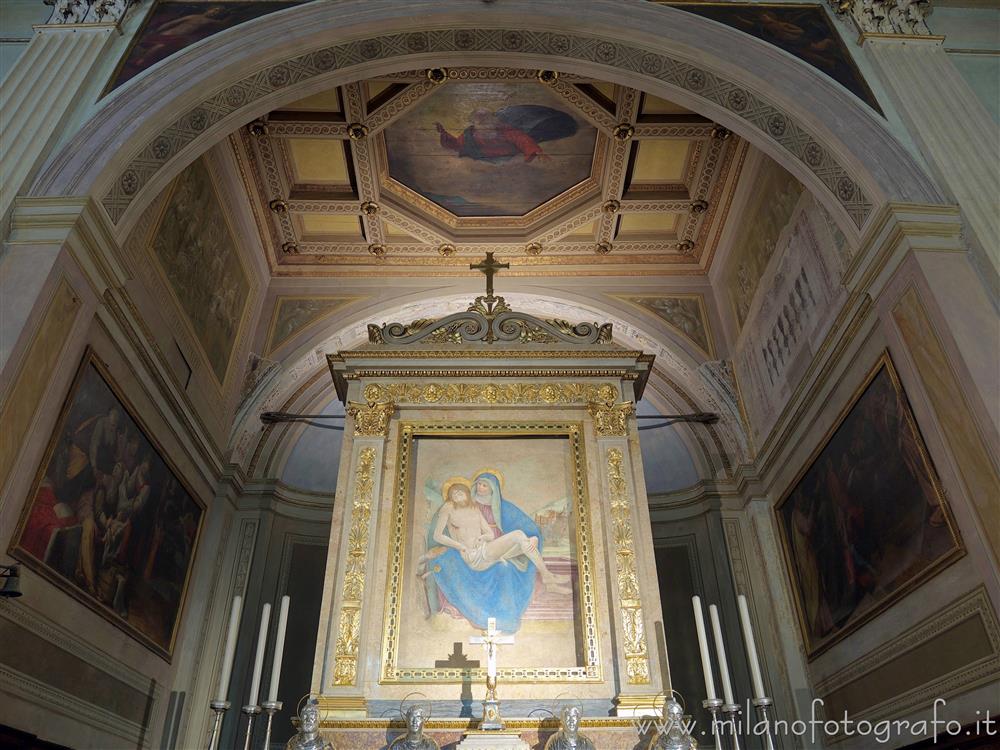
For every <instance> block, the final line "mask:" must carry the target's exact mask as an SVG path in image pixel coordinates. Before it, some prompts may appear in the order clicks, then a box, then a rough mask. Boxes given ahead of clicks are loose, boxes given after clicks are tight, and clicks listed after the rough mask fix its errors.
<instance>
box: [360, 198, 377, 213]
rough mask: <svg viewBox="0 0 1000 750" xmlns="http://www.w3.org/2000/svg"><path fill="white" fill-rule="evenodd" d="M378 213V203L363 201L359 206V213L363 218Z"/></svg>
mask: <svg viewBox="0 0 1000 750" xmlns="http://www.w3.org/2000/svg"><path fill="white" fill-rule="evenodd" d="M378 211H379V206H378V203H376V202H375V201H365V202H364V203H362V204H361V213H363V214H364V215H365V216H374V215H375V214H377V213H378Z"/></svg>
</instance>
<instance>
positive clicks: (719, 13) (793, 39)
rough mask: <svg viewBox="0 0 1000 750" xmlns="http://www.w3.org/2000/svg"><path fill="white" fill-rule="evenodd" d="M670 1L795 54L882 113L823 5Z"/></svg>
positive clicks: (675, 5)
mask: <svg viewBox="0 0 1000 750" xmlns="http://www.w3.org/2000/svg"><path fill="white" fill-rule="evenodd" d="M669 4H670V5H671V7H674V8H677V9H678V10H684V11H687V12H688V13H695V14H696V15H699V16H702V17H704V18H710V19H712V20H713V21H718V22H719V23H724V24H725V25H726V26H731V27H732V28H734V29H739V30H740V31H743V32H746V33H747V34H750V35H752V36H755V37H757V38H758V39H761V40H763V41H765V42H768V43H769V44H773V45H774V46H776V47H779V48H781V49H783V50H785V52H788V53H790V54H792V55H795V56H796V57H797V58H799V59H800V60H803V61H805V62H807V63H809V64H810V65H812V66H813V67H814V68H817V69H819V70H821V71H822V72H824V73H826V74H827V75H828V76H830V77H831V78H832V79H833V80H835V81H837V82H838V83H840V84H842V85H843V86H844V88H846V89H848V90H849V91H850V92H851V93H852V94H854V95H855V96H857V97H858V98H859V99H861V100H862V101H863V102H865V103H867V104H868V105H869V106H870V107H872V108H873V109H874V110H875V111H877V112H879V113H881V111H882V110H881V109H879V106H878V102H877V101H876V100H875V96H874V95H873V94H872V92H871V89H869V88H868V84H866V83H865V80H864V77H863V76H862V75H861V71H860V70H858V67H857V65H855V64H854V60H852V59H851V55H850V53H849V52H848V50H847V47H846V46H845V44H844V42H843V40H842V39H841V37H840V35H839V34H838V32H837V30H836V29H835V28H834V26H833V24H832V23H831V21H830V17H829V16H828V15H827V13H826V11H825V10H824V9H823V8H822V6H820V5H764V4H759V3H711V2H708V3H669Z"/></svg>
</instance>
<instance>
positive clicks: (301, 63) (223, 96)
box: [101, 28, 873, 241]
mask: <svg viewBox="0 0 1000 750" xmlns="http://www.w3.org/2000/svg"><path fill="white" fill-rule="evenodd" d="M415 52H420V53H430V54H448V53H456V52H457V53H472V52H490V53H496V52H507V53H519V54H529V55H534V56H538V55H551V56H554V57H558V58H560V59H562V60H567V59H568V60H576V61H580V62H584V63H596V64H600V65H604V66H608V67H611V68H618V69H621V70H623V71H627V72H630V73H638V74H642V75H646V76H650V77H655V78H657V79H659V80H661V81H663V82H665V83H667V84H670V85H672V86H676V87H679V88H681V89H684V90H685V91H688V92H690V93H691V94H694V95H696V96H699V97H702V98H704V99H705V100H707V101H709V102H711V103H712V104H714V105H715V106H718V107H722V108H724V109H726V110H727V111H729V112H730V113H732V114H733V115H734V116H736V117H739V118H741V119H743V120H744V121H745V122H746V124H747V126H748V127H751V128H754V129H756V130H758V131H760V132H761V133H763V134H764V135H766V136H767V137H769V138H770V139H772V140H773V141H774V142H776V143H777V144H778V145H780V146H781V147H782V148H783V149H785V150H786V151H788V152H789V154H790V155H791V156H792V157H794V158H795V159H796V160H798V161H800V162H802V163H803V164H804V165H805V166H806V167H807V168H808V169H809V170H810V171H811V172H812V173H813V174H814V175H816V177H817V178H818V179H819V181H820V182H821V183H822V184H823V185H824V186H825V187H826V189H827V190H828V191H829V192H830V193H832V194H833V195H834V196H835V197H836V199H837V201H838V202H839V203H840V205H841V206H843V208H844V210H845V211H846V212H847V214H848V215H849V216H850V217H851V219H852V221H853V222H854V224H855V225H856V226H858V227H859V228H860V227H861V226H862V225H863V224H864V222H865V220H866V219H867V218H868V216H869V215H870V214H871V212H872V209H873V204H872V200H871V198H870V197H869V196H868V195H867V192H866V191H865V189H864V188H863V187H862V186H861V185H860V184H859V183H858V182H857V181H856V180H855V179H854V178H853V177H852V176H851V174H850V172H849V171H848V170H847V169H846V168H845V167H844V166H843V164H841V163H840V162H839V161H838V160H837V158H836V157H835V156H834V155H833V154H832V153H831V152H830V151H829V150H828V149H826V148H825V147H824V146H822V145H821V144H820V143H819V141H818V139H817V138H815V137H814V136H813V135H812V134H811V133H810V131H809V129H808V128H807V127H806V126H805V125H804V124H802V123H800V122H799V121H798V120H797V119H796V118H795V117H794V116H792V115H790V114H789V113H787V112H785V111H784V110H782V109H781V108H780V107H779V106H778V105H777V104H776V103H774V102H772V101H771V100H770V99H769V98H768V97H767V96H765V95H764V94H761V93H760V92H757V91H752V90H750V89H748V88H745V87H743V86H741V85H739V84H737V83H735V82H733V81H730V80H727V79H726V78H724V77H723V76H722V74H721V73H720V72H717V71H710V70H704V69H702V68H700V67H698V66H697V65H696V64H693V63H691V62H687V61H685V60H680V59H677V58H674V57H671V56H669V55H665V54H662V53H659V52H652V51H648V50H646V49H643V48H640V47H636V46H632V45H629V44H624V43H621V42H617V41H612V40H602V39H595V38H593V37H586V36H582V35H578V34H575V33H571V32H561V31H555V32H552V31H524V30H521V29H481V28H468V29H445V30H432V31H412V32H409V33H405V34H392V35H384V36H376V37H370V38H367V39H356V40H353V41H349V42H344V43H342V44H337V45H333V46H330V47H325V48H322V49H317V50H313V51H311V52H307V53H305V54H302V55H298V56H296V57H294V58H292V59H290V60H287V61H285V62H281V63H277V64H275V65H271V66H269V67H267V68H264V69H262V70H255V71H252V72H250V73H249V74H248V75H247V76H246V77H245V78H243V79H242V80H240V81H238V82H235V83H233V84H231V85H229V86H227V87H226V88H225V89H223V90H222V91H219V92H218V93H216V94H215V95H213V96H212V97H211V98H209V99H207V100H205V101H203V102H202V103H201V104H198V105H196V106H194V107H191V108H190V109H188V110H187V111H186V112H184V113H183V114H182V115H181V116H180V117H178V118H177V119H176V120H175V121H174V122H173V123H172V124H171V125H170V126H169V127H167V128H166V129H165V130H164V131H162V132H161V133H159V134H158V135H155V136H153V137H152V138H151V139H150V140H149V141H148V142H147V143H146V145H145V146H144V147H143V149H142V150H141V152H140V153H138V154H137V155H136V156H135V157H134V158H133V159H132V160H131V161H130V162H129V163H128V164H127V165H126V166H125V168H124V169H123V170H122V171H121V172H120V173H119V174H118V175H117V177H116V178H115V179H114V180H113V182H112V184H111V187H110V188H109V189H108V191H107V192H106V193H105V194H104V196H103V198H102V199H101V203H102V205H103V206H104V208H105V210H106V211H107V212H108V215H109V216H110V218H111V220H112V222H114V223H116V224H117V223H118V222H119V221H120V220H121V219H122V217H123V216H124V215H125V212H126V210H127V209H128V208H129V206H130V205H131V203H132V201H133V200H134V199H135V198H136V196H137V195H138V194H139V193H140V192H141V191H142V189H143V188H144V187H145V186H146V185H147V184H148V183H149V182H150V181H151V180H152V179H153V177H154V176H155V175H156V174H157V172H159V171H160V169H162V168H163V166H164V165H165V164H167V163H168V162H169V161H171V160H172V159H174V158H175V157H176V156H177V155H178V154H179V153H180V152H181V151H183V150H184V149H185V148H186V147H187V146H188V145H189V144H191V143H192V142H193V141H195V140H196V139H197V138H198V137H199V136H200V135H201V134H202V133H204V132H205V131H206V130H208V129H209V128H210V127H212V126H213V125H215V124H216V123H218V122H219V121H221V120H222V119H224V118H226V117H228V116H230V115H232V114H233V113H235V112H237V111H238V110H240V109H242V108H244V107H246V106H247V105H248V104H250V103H252V102H254V101H256V100H258V99H260V98H262V97H264V96H271V95H273V94H274V93H275V92H279V91H281V90H282V89H285V88H288V87H291V86H293V85H297V84H300V83H301V82H303V81H305V80H308V79H310V78H315V77H317V76H320V75H324V74H328V73H330V72H331V71H334V70H345V69H349V68H352V67H355V66H361V65H364V64H366V63H371V62H373V61H376V60H390V59H393V58H397V57H399V58H401V57H406V56H409V55H412V54H414V53H415ZM355 143H356V144H358V143H364V141H363V140H362V141H355ZM369 239H372V241H375V240H374V239H373V238H369Z"/></svg>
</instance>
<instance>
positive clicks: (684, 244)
mask: <svg viewBox="0 0 1000 750" xmlns="http://www.w3.org/2000/svg"><path fill="white" fill-rule="evenodd" d="M677 252H679V253H680V254H681V255H690V254H691V253H693V252H694V242H692V241H691V240H683V241H681V242H678V243H677Z"/></svg>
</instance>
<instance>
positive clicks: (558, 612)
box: [389, 434, 593, 679]
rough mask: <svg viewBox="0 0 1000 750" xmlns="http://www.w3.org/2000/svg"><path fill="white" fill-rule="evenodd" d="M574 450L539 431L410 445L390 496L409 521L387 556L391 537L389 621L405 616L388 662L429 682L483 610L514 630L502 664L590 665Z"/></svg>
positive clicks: (478, 624)
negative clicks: (395, 571)
mask: <svg viewBox="0 0 1000 750" xmlns="http://www.w3.org/2000/svg"><path fill="white" fill-rule="evenodd" d="M577 453H578V447H577V444H576V443H572V442H571V440H569V439H567V437H565V436H556V435H551V436H550V435H544V434H543V435H533V436H530V437H521V436H517V435H510V436H506V437H487V436H484V435H467V436H463V437H432V436H420V437H419V438H417V439H416V440H414V441H413V442H412V444H410V445H409V446H408V455H409V456H411V458H409V459H408V460H409V461H410V466H411V468H410V470H409V471H408V474H409V476H408V477H406V478H405V480H404V481H405V485H404V487H405V488H404V489H402V490H401V492H403V493H405V494H401V495H399V497H398V498H397V503H398V505H397V509H398V510H405V512H406V516H405V523H400V524H398V525H397V527H396V528H395V529H394V536H393V537H392V539H391V541H390V548H391V550H390V553H391V554H392V553H393V552H394V551H395V550H396V547H397V541H398V546H399V550H398V559H399V560H400V561H401V562H402V565H401V566H400V567H401V570H402V575H401V576H400V577H399V579H398V580H397V581H394V583H396V584H397V585H398V597H399V598H398V599H396V591H393V592H392V594H393V596H392V600H391V601H390V605H391V606H390V611H389V618H390V620H393V618H397V617H401V616H402V613H409V614H408V618H407V624H406V627H405V628H400V629H399V635H398V641H397V642H396V643H394V644H393V646H394V650H395V653H393V654H390V655H389V656H390V658H391V659H392V660H393V662H394V663H393V665H392V666H393V668H395V667H398V668H399V671H400V672H401V673H406V674H410V673H412V674H417V673H419V674H420V675H423V676H424V677H428V676H430V679H437V678H436V677H434V675H433V670H434V668H435V667H441V666H442V665H447V664H448V663H449V662H448V660H449V656H450V655H453V652H454V651H455V645H456V644H459V645H462V644H465V643H467V642H468V638H469V637H471V636H474V635H479V634H480V633H481V632H482V631H483V630H484V629H485V628H486V627H487V623H488V620H489V618H491V617H492V618H496V626H497V628H498V629H499V630H500V631H501V632H502V633H505V634H510V635H514V636H515V644H514V645H513V646H511V647H508V648H507V651H506V653H505V657H504V664H505V666H506V667H509V668H521V669H526V668H539V669H541V668H543V667H544V668H553V669H570V668H573V669H576V668H579V669H584V668H586V666H588V665H589V664H590V662H589V661H588V659H590V658H591V657H590V656H589V655H588V654H587V653H586V651H587V648H586V646H585V645H584V642H583V641H584V640H585V638H584V636H583V635H582V634H583V633H585V632H586V631H587V627H588V622H589V621H588V620H587V613H585V612H584V611H583V608H582V606H581V601H582V599H583V597H582V596H581V593H582V591H583V589H584V588H586V587H588V586H590V585H591V583H590V582H591V580H592V578H590V575H591V574H590V573H589V572H587V571H589V568H586V567H585V566H581V562H580V556H579V554H578V553H579V551H580V545H581V544H584V545H586V544H587V543H588V542H587V539H588V536H587V533H589V532H587V528H586V525H587V519H586V506H585V504H584V503H585V502H586V498H584V497H582V496H581V492H580V490H579V484H578V483H577V482H576V481H575V480H574V477H575V476H577V471H578V470H580V471H582V469H580V468H579V466H578V464H577V459H578V455H577ZM400 520H403V519H400ZM393 559H396V556H395V555H393ZM391 565H393V566H394V567H395V563H391ZM590 616H591V617H592V614H591V615H590ZM589 626H593V623H592V622H590V625H589ZM389 627H390V628H393V627H394V626H393V625H392V624H391V623H390V625H389Z"/></svg>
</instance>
